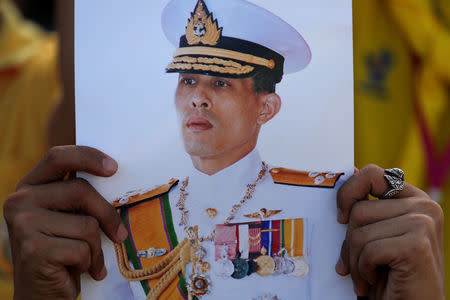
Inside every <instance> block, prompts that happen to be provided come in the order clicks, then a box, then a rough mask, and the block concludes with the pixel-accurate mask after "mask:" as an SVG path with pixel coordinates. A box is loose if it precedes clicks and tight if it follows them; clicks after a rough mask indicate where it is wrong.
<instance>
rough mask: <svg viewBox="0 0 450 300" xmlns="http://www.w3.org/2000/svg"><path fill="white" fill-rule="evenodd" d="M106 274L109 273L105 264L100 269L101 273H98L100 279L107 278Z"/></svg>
mask: <svg viewBox="0 0 450 300" xmlns="http://www.w3.org/2000/svg"><path fill="white" fill-rule="evenodd" d="M106 275H108V271H107V270H106V267H105V266H103V269H102V270H101V271H100V273H99V274H98V280H103V279H105V277H106Z"/></svg>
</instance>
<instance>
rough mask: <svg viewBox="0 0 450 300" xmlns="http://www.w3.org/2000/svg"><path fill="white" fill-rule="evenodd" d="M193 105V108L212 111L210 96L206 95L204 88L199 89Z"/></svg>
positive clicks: (195, 94)
mask: <svg viewBox="0 0 450 300" xmlns="http://www.w3.org/2000/svg"><path fill="white" fill-rule="evenodd" d="M191 105H192V107H193V108H203V109H210V108H211V101H210V99H209V97H208V95H207V94H206V93H205V91H204V90H203V89H202V88H197V89H196V91H195V93H194V95H193V97H192V104H191Z"/></svg>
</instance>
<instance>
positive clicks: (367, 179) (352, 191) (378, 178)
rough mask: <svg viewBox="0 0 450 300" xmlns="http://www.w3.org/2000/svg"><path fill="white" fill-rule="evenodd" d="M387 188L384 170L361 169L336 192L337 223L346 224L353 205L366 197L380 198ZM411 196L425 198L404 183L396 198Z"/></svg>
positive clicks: (370, 167)
mask: <svg viewBox="0 0 450 300" xmlns="http://www.w3.org/2000/svg"><path fill="white" fill-rule="evenodd" d="M387 188H388V183H387V182H386V179H385V178H384V169H382V168H380V167H378V166H375V165H369V166H367V167H364V168H363V169H361V170H360V171H359V172H358V173H356V174H355V175H353V176H352V177H351V178H350V179H349V180H347V182H345V183H344V184H343V185H342V187H341V188H340V189H339V191H338V194H337V206H338V210H339V216H338V221H339V222H340V223H344V224H346V223H347V222H348V220H349V215H350V212H351V209H352V206H353V204H355V203H356V202H358V201H361V200H365V199H366V197H367V195H373V196H375V197H380V196H381V195H382V194H383V193H384V192H385V191H386V189H387ZM413 196H424V197H427V196H426V194H425V193H424V192H423V191H421V190H419V189H417V188H415V187H413V186H412V185H409V184H408V183H405V186H404V188H403V190H402V191H401V192H400V194H399V195H398V196H397V198H408V197H413Z"/></svg>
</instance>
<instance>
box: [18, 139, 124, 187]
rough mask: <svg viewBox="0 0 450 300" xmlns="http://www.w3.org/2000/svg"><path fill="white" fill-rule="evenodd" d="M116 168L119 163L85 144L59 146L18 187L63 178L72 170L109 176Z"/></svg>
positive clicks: (49, 152)
mask: <svg viewBox="0 0 450 300" xmlns="http://www.w3.org/2000/svg"><path fill="white" fill-rule="evenodd" d="M116 170H117V163H116V162H115V161H114V160H113V159H112V158H111V157H109V156H108V155H106V154H104V153H102V152H100V151H99V150H96V149H94V148H90V147H84V146H58V147H53V148H52V149H50V150H49V151H48V152H47V154H46V155H45V157H44V158H43V159H42V160H41V161H40V162H39V163H38V164H37V165H36V166H35V167H34V168H33V169H32V170H31V171H30V172H29V173H28V174H27V175H26V176H25V177H24V178H23V179H22V181H21V182H20V183H19V185H18V189H19V188H20V187H21V186H23V185H26V184H29V185H36V184H43V183H47V182H52V181H55V180H61V179H63V178H64V176H66V174H67V173H68V172H71V171H83V172H87V173H90V174H93V175H97V176H103V177H109V176H112V175H113V174H114V173H115V172H116Z"/></svg>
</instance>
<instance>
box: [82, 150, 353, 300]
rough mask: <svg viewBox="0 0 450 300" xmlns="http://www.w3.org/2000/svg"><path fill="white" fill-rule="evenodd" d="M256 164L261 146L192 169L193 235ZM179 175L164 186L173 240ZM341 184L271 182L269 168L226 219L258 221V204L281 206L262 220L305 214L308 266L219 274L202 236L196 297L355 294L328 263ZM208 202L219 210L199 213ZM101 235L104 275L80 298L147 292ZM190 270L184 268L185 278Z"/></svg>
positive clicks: (240, 192) (336, 242) (332, 258)
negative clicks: (128, 276) (296, 270)
mask: <svg viewBox="0 0 450 300" xmlns="http://www.w3.org/2000/svg"><path fill="white" fill-rule="evenodd" d="M261 167H262V160H261V158H260V156H259V153H258V151H257V150H253V151H252V152H251V153H250V154H248V155H247V156H246V157H244V158H243V159H241V160H240V161H238V162H236V163H235V164H233V165H232V166H230V167H228V168H226V169H224V170H222V171H220V172H218V173H216V174H214V175H212V176H209V175H206V174H203V173H201V172H199V171H198V170H196V169H194V168H192V170H191V174H189V184H188V186H187V187H186V192H187V193H188V196H187V198H186V201H185V206H186V209H187V210H188V211H189V219H188V223H189V225H191V226H198V228H199V236H207V235H209V234H210V233H211V232H212V231H213V230H214V229H215V226H216V224H222V223H223V222H224V221H225V219H226V218H227V217H228V216H229V214H230V212H231V210H232V207H233V205H235V204H237V203H238V202H239V201H240V200H241V199H242V198H243V196H244V194H245V192H246V191H247V185H248V184H251V183H253V182H254V181H255V180H256V178H257V176H258V173H259V172H260V170H261ZM270 169H271V168H270V167H269V170H270ZM312 175H313V176H314V174H312ZM184 179H185V178H180V183H179V184H178V185H177V186H175V187H173V188H172V189H171V190H170V192H169V202H170V208H171V212H172V219H173V224H174V228H175V232H176V235H177V238H178V241H182V240H183V239H184V238H185V237H186V233H185V231H184V229H183V227H182V226H181V225H180V220H181V212H180V210H179V209H178V208H177V207H176V204H177V201H178V200H179V198H180V187H181V181H183V180H184ZM342 183H343V182H342V179H340V180H338V181H337V184H336V186H335V187H334V188H323V187H314V186H312V187H311V186H294V185H285V184H277V183H274V180H273V178H272V176H271V174H270V173H269V171H267V173H266V175H265V176H264V178H263V179H262V181H261V182H260V183H259V184H258V185H257V186H256V189H255V191H254V194H253V197H252V198H251V199H249V200H248V201H247V202H246V203H245V204H244V205H243V206H242V207H241V208H240V210H239V211H238V212H237V214H236V216H235V218H234V219H233V221H232V223H245V222H254V221H257V220H256V219H251V218H248V217H246V216H245V215H250V214H254V213H255V212H259V211H260V210H261V209H262V208H264V209H266V210H281V212H280V213H278V214H276V215H274V216H271V217H270V218H267V220H288V219H297V218H303V219H304V220H305V226H304V233H305V234H304V248H305V254H306V255H305V256H306V257H305V261H306V262H307V264H308V266H309V271H308V273H307V274H306V276H304V277H302V278H298V277H295V276H290V275H284V274H281V275H270V276H259V275H258V274H252V275H250V276H246V277H245V278H242V279H234V278H232V277H221V276H217V275H216V274H215V272H214V269H215V264H217V262H216V259H215V257H216V253H215V251H216V249H215V245H214V243H213V242H204V243H203V244H202V246H203V247H204V248H205V249H206V252H207V255H206V258H205V259H204V260H205V261H208V262H209V263H210V264H211V266H212V270H211V271H209V272H208V276H209V277H210V281H211V288H210V290H211V291H210V293H209V294H207V295H205V296H203V297H202V298H201V299H205V300H209V299H215V300H216V299H236V300H238V299H243V300H244V299H245V300H247V299H280V300H292V299H304V300H321V299H345V300H347V299H356V296H355V295H354V293H353V288H352V284H351V281H350V279H349V278H348V277H347V278H342V277H340V276H339V275H337V274H336V272H335V270H334V266H335V264H336V262H337V260H338V258H339V253H340V247H341V243H342V241H343V239H344V236H345V227H344V226H342V225H340V224H338V223H337V221H336V217H337V210H336V192H337V190H338V188H339V186H340V185H342ZM207 209H214V210H215V211H217V216H215V217H214V218H210V217H208V215H207V214H206V213H205V211H206V210H207ZM148 230H151V228H148ZM102 242H103V249H104V254H105V263H106V266H107V269H108V276H107V278H106V279H105V280H103V281H102V282H94V281H93V280H84V282H85V284H84V286H83V287H82V296H83V299H145V297H146V295H145V293H144V290H143V288H142V286H141V284H140V283H139V282H134V283H133V282H132V283H129V282H127V281H126V280H125V279H124V278H123V277H122V276H121V274H120V273H119V271H118V268H117V263H116V256H115V253H114V249H113V247H112V244H111V242H110V241H109V240H107V239H106V238H104V239H103V241H102ZM272 254H275V253H272ZM188 275H189V271H188V273H187V274H186V277H188Z"/></svg>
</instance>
